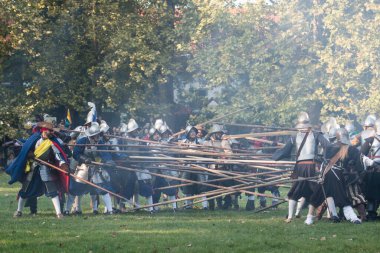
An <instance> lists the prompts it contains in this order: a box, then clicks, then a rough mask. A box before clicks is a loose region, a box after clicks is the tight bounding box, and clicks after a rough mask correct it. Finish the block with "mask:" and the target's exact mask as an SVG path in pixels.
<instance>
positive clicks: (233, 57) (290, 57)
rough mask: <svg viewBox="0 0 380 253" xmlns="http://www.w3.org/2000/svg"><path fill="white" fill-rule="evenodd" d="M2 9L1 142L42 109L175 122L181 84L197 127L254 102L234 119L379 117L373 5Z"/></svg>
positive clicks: (62, 4)
mask: <svg viewBox="0 0 380 253" xmlns="http://www.w3.org/2000/svg"><path fill="white" fill-rule="evenodd" d="M0 14H1V15H0V17H1V19H0V72H1V74H0V80H1V82H5V83H10V84H11V86H4V85H1V87H0V95H1V98H2V100H3V101H6V102H5V103H6V104H7V105H5V106H3V107H2V108H0V116H1V120H2V122H3V124H2V125H1V128H2V130H4V132H3V131H2V132H1V134H0V135H3V134H4V133H6V132H8V131H12V130H11V128H14V127H19V126H20V125H22V123H23V121H24V120H25V119H26V118H28V117H30V115H31V114H33V113H44V112H48V113H49V112H50V111H52V110H55V111H56V110H57V109H60V110H61V111H65V109H66V108H70V109H71V111H72V112H79V115H80V117H84V115H85V113H86V111H87V110H88V108H87V105H86V104H87V101H93V102H95V104H96V105H97V108H98V111H99V113H101V112H102V111H107V112H109V111H118V112H121V113H123V114H125V115H127V117H136V118H138V119H139V121H143V120H146V119H147V118H149V117H165V118H170V117H171V116H172V115H174V113H175V112H176V110H177V109H176V108H178V106H177V105H175V104H174V102H173V93H174V92H173V90H174V89H175V90H176V94H177V95H178V96H177V98H178V103H179V104H180V106H182V107H183V106H187V107H189V108H192V109H193V110H194V112H193V115H191V118H190V121H191V122H193V123H199V122H202V121H204V120H206V119H209V118H210V117H213V116H214V115H222V114H223V113H226V112H229V111H231V110H235V109H237V108H243V107H246V106H250V108H252V109H251V110H247V111H245V112H241V113H239V114H236V115H234V116H233V117H231V119H232V120H233V121H238V122H246V123H262V124H275V125H292V120H293V119H294V118H295V116H296V114H297V112H299V111H301V110H305V111H309V112H310V113H311V114H312V115H311V116H312V119H313V120H314V121H315V122H314V123H317V121H318V120H319V115H320V114H321V118H322V119H324V118H326V117H328V116H339V117H341V118H342V119H343V118H354V117H353V115H354V114H355V115H357V116H358V117H359V118H363V117H364V116H365V115H366V114H368V113H379V108H380V107H379V106H380V102H379V99H378V97H379V92H380V91H379V90H380V89H379V88H380V87H379V73H380V67H379V64H380V60H379V55H380V54H379V45H380V41H379V40H380V39H379V37H378V36H377V33H378V31H379V30H380V27H379V24H380V22H379V19H380V14H379V7H378V2H377V1H376V0H369V1H364V0H355V1H348V0H344V1H332V0H331V1H330V0H325V1H322V0H305V1H300V0H290V1H272V3H271V4H269V3H268V1H254V3H246V4H241V5H237V4H236V1H232V0H228V1H227V0H226V1H220V0H210V1H200V0H187V1H170V0H167V1H140V0H134V1H111V2H110V1H104V0H97V1H90V0H85V1H73V0H69V1H61V0H55V1H50V0H49V1H48V0H38V1H11V0H3V1H1V2H0ZM191 82H195V83H198V84H199V86H198V87H193V88H190V89H189V87H188V86H189V85H188V84H189V83H191ZM204 90H207V91H208V92H209V93H215V95H214V97H215V98H214V100H215V102H216V103H217V104H218V106H217V107H216V108H205V107H206V106H207V105H208V104H209V102H210V99H209V97H207V96H205V95H204V94H203V93H202V91H204ZM79 121H80V120H79ZM14 134H16V131H13V132H10V133H9V135H12V136H13V135H14Z"/></svg>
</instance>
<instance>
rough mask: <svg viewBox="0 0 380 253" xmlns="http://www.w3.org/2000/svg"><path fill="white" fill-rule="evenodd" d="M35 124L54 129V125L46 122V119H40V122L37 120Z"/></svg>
mask: <svg viewBox="0 0 380 253" xmlns="http://www.w3.org/2000/svg"><path fill="white" fill-rule="evenodd" d="M37 126H38V127H40V128H46V129H49V130H51V131H53V130H54V125H53V124H52V123H50V122H46V121H42V122H38V123H37Z"/></svg>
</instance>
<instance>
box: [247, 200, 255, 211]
mask: <svg viewBox="0 0 380 253" xmlns="http://www.w3.org/2000/svg"><path fill="white" fill-rule="evenodd" d="M245 210H247V211H253V210H255V201H254V200H250V199H248V200H247V204H246V206H245Z"/></svg>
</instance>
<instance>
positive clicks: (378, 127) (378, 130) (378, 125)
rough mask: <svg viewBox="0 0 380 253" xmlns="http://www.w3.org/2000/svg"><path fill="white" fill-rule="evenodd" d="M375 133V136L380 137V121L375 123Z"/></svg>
mask: <svg viewBox="0 0 380 253" xmlns="http://www.w3.org/2000/svg"><path fill="white" fill-rule="evenodd" d="M375 131H376V134H377V135H380V119H377V120H376V121H375Z"/></svg>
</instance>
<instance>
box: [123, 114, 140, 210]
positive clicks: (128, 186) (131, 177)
mask: <svg viewBox="0 0 380 253" xmlns="http://www.w3.org/2000/svg"><path fill="white" fill-rule="evenodd" d="M119 132H120V134H121V136H123V137H127V138H131V139H140V136H139V132H140V127H139V125H138V124H137V122H136V120H134V119H130V120H129V121H128V124H125V123H122V124H121V125H120V130H119ZM122 144H127V145H142V144H141V143H140V142H139V141H135V140H123V141H122ZM122 150H124V151H128V150H140V149H139V148H137V149H136V148H132V147H122ZM137 166H139V164H137ZM120 173H121V175H122V178H123V181H124V184H123V190H122V195H123V196H124V197H125V198H126V199H128V200H129V201H128V203H130V204H131V203H134V204H132V205H138V202H139V201H138V197H139V196H138V191H136V190H135V189H136V187H137V176H136V173H135V172H131V171H121V172H120Z"/></svg>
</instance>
